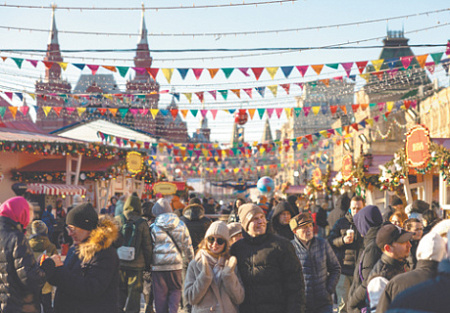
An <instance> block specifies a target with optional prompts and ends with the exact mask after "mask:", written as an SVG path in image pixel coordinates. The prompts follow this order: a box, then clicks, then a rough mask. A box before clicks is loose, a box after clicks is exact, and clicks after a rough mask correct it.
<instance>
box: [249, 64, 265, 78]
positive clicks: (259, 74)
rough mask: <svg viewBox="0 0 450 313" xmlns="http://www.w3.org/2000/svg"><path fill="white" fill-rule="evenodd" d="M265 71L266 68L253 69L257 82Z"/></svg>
mask: <svg viewBox="0 0 450 313" xmlns="http://www.w3.org/2000/svg"><path fill="white" fill-rule="evenodd" d="M263 71H264V67H252V72H253V74H254V75H255V78H256V80H259V77H260V76H261V74H262V72H263Z"/></svg>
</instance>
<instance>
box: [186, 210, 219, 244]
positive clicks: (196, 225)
mask: <svg viewBox="0 0 450 313" xmlns="http://www.w3.org/2000/svg"><path fill="white" fill-rule="evenodd" d="M180 220H182V221H183V222H184V224H186V226H187V228H188V230H189V235H190V236H191V240H192V246H193V248H194V250H197V247H198V244H199V243H200V242H201V241H202V240H203V238H204V237H205V233H206V231H207V230H208V227H209V225H211V223H212V221H211V220H210V219H209V218H207V217H206V216H205V210H204V209H203V207H202V206H201V205H199V204H191V205H188V206H187V207H185V208H184V209H183V215H182V216H181V217H180Z"/></svg>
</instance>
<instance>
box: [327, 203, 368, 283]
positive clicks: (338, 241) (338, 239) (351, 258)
mask: <svg viewBox="0 0 450 313" xmlns="http://www.w3.org/2000/svg"><path fill="white" fill-rule="evenodd" d="M348 229H353V231H354V232H355V234H354V238H355V239H354V240H353V243H351V244H345V243H344V237H345V236H346V232H347V230H348ZM328 241H329V242H330V244H331V247H332V248H333V250H334V252H335V253H336V257H337V258H338V260H339V263H340V264H341V272H342V274H344V275H347V276H353V273H354V271H355V264H356V261H357V258H358V255H359V250H360V249H361V248H362V246H363V238H362V237H361V235H360V234H359V232H358V230H357V229H356V226H355V224H354V223H353V216H352V214H351V213H349V212H347V214H345V216H344V217H343V218H341V219H339V220H338V221H337V222H336V223H335V224H334V226H333V229H332V230H331V232H330V235H329V236H328Z"/></svg>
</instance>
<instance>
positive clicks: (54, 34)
mask: <svg viewBox="0 0 450 313" xmlns="http://www.w3.org/2000/svg"><path fill="white" fill-rule="evenodd" d="M55 9H56V4H52V24H51V26H50V35H49V37H48V44H49V45H51V44H56V45H57V44H59V42H58V29H57V28H56V19H55Z"/></svg>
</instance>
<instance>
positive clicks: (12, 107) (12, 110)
mask: <svg viewBox="0 0 450 313" xmlns="http://www.w3.org/2000/svg"><path fill="white" fill-rule="evenodd" d="M8 108H9V110H10V111H11V114H12V116H13V119H16V114H17V109H18V107H14V106H10V107H8Z"/></svg>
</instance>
